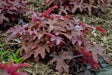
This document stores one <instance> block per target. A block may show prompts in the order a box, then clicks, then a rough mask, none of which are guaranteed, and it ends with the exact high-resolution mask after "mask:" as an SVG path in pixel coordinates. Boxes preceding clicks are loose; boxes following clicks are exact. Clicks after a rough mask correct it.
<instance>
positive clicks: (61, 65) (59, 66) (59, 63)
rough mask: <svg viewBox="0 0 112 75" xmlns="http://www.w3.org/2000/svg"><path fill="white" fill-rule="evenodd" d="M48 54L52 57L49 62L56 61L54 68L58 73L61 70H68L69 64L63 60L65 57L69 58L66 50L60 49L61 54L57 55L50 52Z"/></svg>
mask: <svg viewBox="0 0 112 75" xmlns="http://www.w3.org/2000/svg"><path fill="white" fill-rule="evenodd" d="M50 56H51V57H53V59H52V60H51V61H50V64H53V63H54V62H56V70H58V72H59V73H62V72H63V71H65V72H69V66H68V65H67V64H66V63H65V61H64V60H65V59H71V56H70V55H69V54H68V52H64V51H61V54H59V55H56V54H51V55H50Z"/></svg>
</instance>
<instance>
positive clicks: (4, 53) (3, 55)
mask: <svg viewBox="0 0 112 75" xmlns="http://www.w3.org/2000/svg"><path fill="white" fill-rule="evenodd" d="M3 46H4V45H3V44H1V45H0V47H3ZM8 52H9V49H8V50H6V51H3V48H0V58H1V60H0V61H1V62H2V63H5V61H4V59H5V58H7V53H8Z"/></svg>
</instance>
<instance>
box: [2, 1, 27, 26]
mask: <svg viewBox="0 0 112 75" xmlns="http://www.w3.org/2000/svg"><path fill="white" fill-rule="evenodd" d="M26 3H27V2H26V1H25V0H0V25H1V26H2V27H4V26H6V25H13V23H14V22H15V20H17V18H20V17H21V16H23V15H24V14H25V12H26V10H27V9H26V8H25V5H26ZM6 22H7V23H8V24H4V23H6ZM10 23H11V24H10Z"/></svg>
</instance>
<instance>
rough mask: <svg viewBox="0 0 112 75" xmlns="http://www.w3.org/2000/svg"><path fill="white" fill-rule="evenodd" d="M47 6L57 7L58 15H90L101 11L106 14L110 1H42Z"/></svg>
mask: <svg viewBox="0 0 112 75" xmlns="http://www.w3.org/2000/svg"><path fill="white" fill-rule="evenodd" d="M44 1H45V5H47V6H55V5H57V6H59V10H58V11H59V12H58V13H59V14H65V15H68V13H75V12H81V13H82V12H88V14H89V15H91V14H92V13H93V12H97V11H99V10H101V11H102V12H106V11H107V10H106V9H107V7H108V6H111V5H110V4H109V1H111V0H44Z"/></svg>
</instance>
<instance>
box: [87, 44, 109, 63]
mask: <svg viewBox="0 0 112 75" xmlns="http://www.w3.org/2000/svg"><path fill="white" fill-rule="evenodd" d="M86 51H91V52H92V55H93V59H94V60H95V61H96V62H98V55H100V56H102V57H103V58H104V60H106V61H107V62H108V63H109V64H111V60H110V58H109V57H108V56H107V55H106V54H105V53H104V51H105V49H104V48H102V47H101V46H99V45H98V44H95V43H93V44H88V45H87V46H86Z"/></svg>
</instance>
